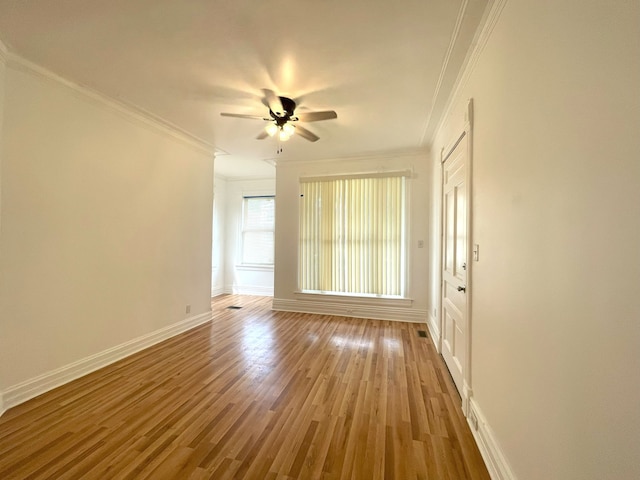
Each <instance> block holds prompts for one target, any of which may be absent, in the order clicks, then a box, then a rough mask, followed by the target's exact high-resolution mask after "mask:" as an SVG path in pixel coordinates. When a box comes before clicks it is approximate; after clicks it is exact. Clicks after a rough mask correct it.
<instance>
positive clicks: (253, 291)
mask: <svg viewBox="0 0 640 480" xmlns="http://www.w3.org/2000/svg"><path fill="white" fill-rule="evenodd" d="M224 293H229V294H231V295H255V296H258V297H273V287H263V286H261V285H227V286H225V287H224Z"/></svg>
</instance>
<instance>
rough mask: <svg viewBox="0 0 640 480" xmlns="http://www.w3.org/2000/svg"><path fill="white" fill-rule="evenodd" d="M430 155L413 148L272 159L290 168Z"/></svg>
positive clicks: (275, 162) (426, 151) (278, 164)
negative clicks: (296, 158) (321, 156)
mask: <svg viewBox="0 0 640 480" xmlns="http://www.w3.org/2000/svg"><path fill="white" fill-rule="evenodd" d="M428 154H429V149H427V148H412V149H403V150H387V151H381V152H369V153H362V154H359V155H349V156H344V157H332V158H319V159H313V160H284V159H271V160H273V162H274V164H275V166H276V167H282V166H288V165H291V166H293V165H296V166H299V165H326V164H327V163H331V162H341V163H344V162H350V161H353V162H357V161H375V160H389V159H396V160H400V159H410V158H420V157H421V158H424V156H425V155H428Z"/></svg>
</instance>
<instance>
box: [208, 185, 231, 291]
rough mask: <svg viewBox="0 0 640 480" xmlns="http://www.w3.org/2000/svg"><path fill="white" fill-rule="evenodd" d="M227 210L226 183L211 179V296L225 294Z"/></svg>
mask: <svg viewBox="0 0 640 480" xmlns="http://www.w3.org/2000/svg"><path fill="white" fill-rule="evenodd" d="M226 210H227V182H226V180H225V179H224V178H222V177H219V176H214V178H213V242H212V252H211V262H212V264H211V296H212V297H215V296H216V295H221V294H223V293H225V283H224V271H225V263H226V258H225V229H226V226H225V223H226Z"/></svg>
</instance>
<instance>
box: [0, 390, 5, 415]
mask: <svg viewBox="0 0 640 480" xmlns="http://www.w3.org/2000/svg"><path fill="white" fill-rule="evenodd" d="M6 411H7V409H6V408H4V393H2V392H0V417H1V416H2V414H3V413H4V412H6Z"/></svg>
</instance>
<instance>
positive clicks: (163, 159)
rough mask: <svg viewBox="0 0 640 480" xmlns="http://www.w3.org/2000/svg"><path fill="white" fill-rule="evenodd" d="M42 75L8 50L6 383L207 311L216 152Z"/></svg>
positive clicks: (3, 242) (2, 359)
mask: <svg viewBox="0 0 640 480" xmlns="http://www.w3.org/2000/svg"><path fill="white" fill-rule="evenodd" d="M38 72H40V73H38ZM41 73H42V72H41V70H39V69H37V68H35V67H33V68H32V67H31V66H28V65H27V63H26V62H21V61H19V60H14V59H12V60H10V61H9V63H8V67H7V76H6V84H5V101H4V125H3V130H2V134H3V142H2V150H1V157H0V158H2V177H1V193H2V203H1V207H2V212H1V213H2V214H1V219H2V231H1V236H0V318H1V319H2V322H1V323H2V338H1V340H0V382H2V383H0V390H4V391H5V393H6V392H7V391H8V390H13V389H15V388H18V387H20V386H21V385H23V383H24V382H27V383H29V382H30V381H32V380H33V379H35V378H38V377H39V376H41V375H45V376H46V375H47V374H48V372H51V371H53V370H56V369H60V368H64V367H65V366H68V365H71V364H73V363H74V362H78V361H82V360H83V359H86V358H87V357H91V356H93V355H95V354H97V353H99V352H103V351H105V350H108V349H111V348H113V347H114V346H118V345H122V344H124V343H126V342H130V341H131V340H132V339H137V338H139V337H141V336H145V335H149V334H151V333H153V332H157V331H159V330H163V329H165V330H166V328H168V327H170V326H172V325H175V324H176V323H177V322H181V321H184V320H185V319H187V318H188V317H194V316H196V317H197V316H198V315H199V314H206V315H210V313H208V312H209V311H210V290H211V288H210V286H211V284H210V281H211V276H210V273H211V272H210V266H211V218H212V202H213V198H212V191H213V188H212V180H213V159H212V155H211V154H210V153H208V152H207V151H206V150H205V149H203V147H198V146H197V145H196V143H195V142H189V141H187V140H185V139H182V138H179V137H178V136H177V135H173V134H170V132H167V131H165V130H163V129H162V128H160V127H154V126H153V125H152V124H151V123H150V122H148V121H143V120H141V119H140V118H139V117H138V116H136V115H133V114H129V113H127V111H125V110H124V109H123V108H121V107H115V106H114V105H115V104H111V103H109V102H108V101H106V100H102V99H101V97H99V96H96V95H91V94H88V93H87V92H86V91H84V90H82V89H79V88H73V87H71V86H69V85H68V84H65V83H64V82H60V81H57V80H55V79H54V78H53V77H52V76H50V75H47V74H41ZM0 78H1V77H0ZM186 305H191V313H189V314H187V313H186V308H185V307H186ZM163 331H164V330H163ZM20 388H21V387H20ZM23 399H24V398H23ZM5 400H6V397H5Z"/></svg>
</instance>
